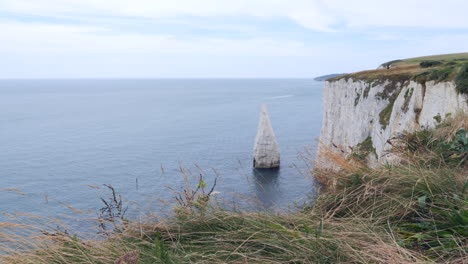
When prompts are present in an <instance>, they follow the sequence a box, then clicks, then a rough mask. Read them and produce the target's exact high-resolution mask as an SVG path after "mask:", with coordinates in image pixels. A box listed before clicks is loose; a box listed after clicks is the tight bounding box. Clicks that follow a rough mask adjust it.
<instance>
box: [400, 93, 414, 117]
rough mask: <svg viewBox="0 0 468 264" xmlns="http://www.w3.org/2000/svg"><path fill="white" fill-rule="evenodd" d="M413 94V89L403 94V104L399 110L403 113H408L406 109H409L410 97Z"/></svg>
mask: <svg viewBox="0 0 468 264" xmlns="http://www.w3.org/2000/svg"><path fill="white" fill-rule="evenodd" d="M413 92H414V89H413V88H410V89H407V90H406V92H405V102H404V103H403V105H402V106H401V110H402V111H403V112H405V113H406V112H408V107H409V103H410V100H411V97H412V96H413Z"/></svg>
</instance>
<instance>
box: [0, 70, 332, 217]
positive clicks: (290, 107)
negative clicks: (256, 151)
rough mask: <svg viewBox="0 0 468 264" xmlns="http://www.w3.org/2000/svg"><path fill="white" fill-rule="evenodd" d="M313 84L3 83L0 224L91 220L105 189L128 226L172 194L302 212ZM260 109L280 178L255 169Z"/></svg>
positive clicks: (316, 124) (313, 134) (313, 125)
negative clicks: (198, 192)
mask: <svg viewBox="0 0 468 264" xmlns="http://www.w3.org/2000/svg"><path fill="white" fill-rule="evenodd" d="M322 86H323V82H317V81H314V80H312V79H53V80H47V79H41V80H0V213H2V215H3V216H2V215H0V218H2V217H4V215H5V214H14V213H19V212H24V213H27V214H30V215H41V216H47V217H57V216H59V215H64V214H67V213H68V212H71V211H75V210H99V208H101V207H102V206H103V203H102V201H101V198H103V197H104V198H105V197H108V196H109V195H110V193H109V190H108V187H106V186H105V185H110V186H112V187H113V188H114V189H115V190H116V192H117V193H118V195H120V196H121V197H122V199H123V200H124V203H125V204H126V206H128V207H129V208H130V209H129V211H130V212H131V213H130V215H134V216H137V215H141V214H146V213H148V212H149V211H151V212H152V213H154V211H158V210H162V211H164V210H168V209H169V207H171V205H169V204H172V203H171V202H170V201H172V202H173V201H175V197H177V196H178V195H180V193H181V192H182V193H183V192H184V191H186V190H189V188H191V189H196V188H197V186H198V187H199V188H200V187H203V188H204V189H205V191H206V192H209V191H211V189H212V187H213V185H215V186H214V189H213V193H215V194H217V195H216V198H217V199H220V200H224V201H230V202H233V203H235V204H238V205H239V206H240V207H242V206H246V207H248V208H249V210H280V211H281V210H289V209H291V208H292V207H296V206H300V205H302V204H304V203H307V202H308V201H310V200H311V197H313V196H314V195H315V192H316V188H317V187H316V183H315V182H314V179H313V175H312V173H311V168H312V165H313V164H312V161H313V156H314V154H315V151H316V148H317V141H316V140H317V138H318V136H319V133H320V127H321V120H322ZM262 104H266V105H267V107H268V112H269V117H270V120H271V123H272V126H273V129H274V132H275V134H276V137H277V141H278V144H279V147H280V153H281V167H280V169H279V170H273V171H256V170H254V169H253V168H252V152H253V145H254V139H255V135H256V133H257V126H258V121H259V114H260V108H261V105H262ZM200 179H202V181H203V184H201V185H200V184H199V183H200ZM189 185H190V186H189ZM312 199H313V198H312ZM246 201H248V202H246ZM176 204H177V203H176ZM132 210H133V211H132ZM0 220H1V219H0Z"/></svg>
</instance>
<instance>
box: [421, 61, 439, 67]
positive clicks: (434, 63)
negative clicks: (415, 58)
mask: <svg viewBox="0 0 468 264" xmlns="http://www.w3.org/2000/svg"><path fill="white" fill-rule="evenodd" d="M440 64H442V62H441V61H422V62H421V63H419V66H421V68H429V67H433V66H437V65H440Z"/></svg>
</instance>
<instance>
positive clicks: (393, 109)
mask: <svg viewBox="0 0 468 264" xmlns="http://www.w3.org/2000/svg"><path fill="white" fill-rule="evenodd" d="M467 100H468V97H467V95H465V94H460V93H458V92H457V91H456V86H455V83H454V82H440V83H436V82H434V81H428V82H425V83H423V84H420V83H417V82H414V81H405V82H403V83H401V82H395V81H390V80H378V81H365V80H353V79H351V78H350V79H345V78H342V79H339V80H335V81H327V82H326V84H325V87H324V98H323V104H324V112H323V121H322V130H321V135H320V142H321V144H323V146H326V147H328V148H330V149H332V150H339V151H341V152H344V153H347V154H349V153H351V151H352V149H353V147H354V148H355V147H356V146H357V145H358V144H360V143H362V142H364V141H366V140H367V143H369V141H370V143H371V144H372V150H373V151H371V153H369V155H368V156H367V158H366V159H367V163H368V164H369V165H371V166H377V165H378V164H382V163H383V162H386V161H391V157H390V155H388V150H389V149H390V148H391V145H390V144H389V143H388V140H389V139H391V138H393V137H395V136H397V135H398V134H400V133H401V132H404V131H407V132H412V131H415V130H418V129H422V128H432V127H434V126H436V125H437V124H438V123H439V122H441V120H443V119H444V118H445V117H447V116H450V115H455V114H456V113H457V112H459V111H465V112H468V102H467ZM321 159H322V160H321ZM318 161H320V162H319V163H320V164H321V165H320V166H324V164H327V162H326V161H324V160H323V155H321V153H320V150H319V153H318ZM326 166H327V165H325V167H326ZM330 166H333V165H331V164H330Z"/></svg>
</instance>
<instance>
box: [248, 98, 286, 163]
mask: <svg viewBox="0 0 468 264" xmlns="http://www.w3.org/2000/svg"><path fill="white" fill-rule="evenodd" d="M279 165H280V154H279V149H278V143H277V142H276V136H275V133H274V132H273V128H272V127H271V123H270V119H269V118H268V113H267V108H266V105H262V110H261V113H260V122H259V124H258V132H257V136H256V138H255V145H254V156H253V166H254V168H257V169H269V168H277V167H279Z"/></svg>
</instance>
